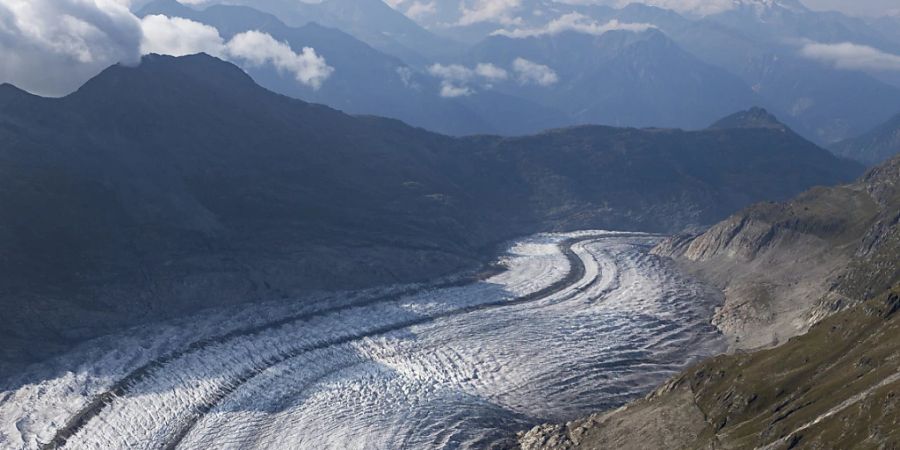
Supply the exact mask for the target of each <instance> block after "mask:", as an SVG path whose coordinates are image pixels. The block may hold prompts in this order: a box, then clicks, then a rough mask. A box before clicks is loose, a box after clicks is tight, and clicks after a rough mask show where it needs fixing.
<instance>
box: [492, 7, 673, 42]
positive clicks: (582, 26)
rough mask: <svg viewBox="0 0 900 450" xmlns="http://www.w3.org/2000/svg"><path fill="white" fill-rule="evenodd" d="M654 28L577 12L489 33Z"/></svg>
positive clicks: (515, 35)
mask: <svg viewBox="0 0 900 450" xmlns="http://www.w3.org/2000/svg"><path fill="white" fill-rule="evenodd" d="M651 28H656V27H655V26H654V25H651V24H649V23H623V22H619V21H618V20H610V21H609V22H607V23H605V24H601V23H599V22H597V21H596V20H594V19H592V18H590V17H588V16H585V15H584V14H580V13H577V12H573V13H568V14H564V15H562V16H560V17H559V18H557V19H554V20H552V21H550V22H548V23H547V24H546V25H544V26H543V27H540V28H516V29H513V30H497V31H495V32H493V33H491V34H493V35H499V36H507V37H511V38H527V37H536V36H544V35H554V34H559V33H563V32H566V31H574V32H578V33H584V34H592V35H595V36H599V35H601V34H603V33H606V32H607V31H613V30H625V31H634V32H641V31H647V30H649V29H651Z"/></svg>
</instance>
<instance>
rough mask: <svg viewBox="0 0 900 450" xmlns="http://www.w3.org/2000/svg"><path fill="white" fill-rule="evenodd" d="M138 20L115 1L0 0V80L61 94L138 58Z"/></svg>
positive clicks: (26, 87)
mask: <svg viewBox="0 0 900 450" xmlns="http://www.w3.org/2000/svg"><path fill="white" fill-rule="evenodd" d="M140 45H141V23H140V21H139V20H138V19H137V18H136V17H135V16H134V15H133V14H132V13H131V12H130V11H129V10H128V2H127V1H124V0H122V1H116V0H92V1H86V0H2V1H0V61H2V62H0V81H2V82H10V83H13V84H15V85H17V86H19V87H21V88H23V89H26V90H28V91H31V92H34V93H37V94H41V95H64V94H67V93H69V92H71V91H73V90H75V89H76V88H77V87H78V86H80V85H81V84H82V83H84V82H85V81H87V79H88V78H90V77H92V76H94V75H96V74H97V72H99V71H100V70H102V69H104V68H106V67H107V66H109V65H111V64H114V63H117V62H123V63H126V64H134V63H137V61H138V60H139V58H140Z"/></svg>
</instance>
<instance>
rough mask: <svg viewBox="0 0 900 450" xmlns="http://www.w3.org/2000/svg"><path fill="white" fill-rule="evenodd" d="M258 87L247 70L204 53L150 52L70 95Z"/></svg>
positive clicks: (111, 95)
mask: <svg viewBox="0 0 900 450" xmlns="http://www.w3.org/2000/svg"><path fill="white" fill-rule="evenodd" d="M176 87H177V88H179V89H196V88H203V89H219V90H222V91H223V92H238V91H245V90H247V89H261V88H259V87H258V86H257V85H256V83H255V82H254V81H253V80H252V79H251V78H250V76H249V75H247V73H246V72H244V71H243V70H241V69H240V68H239V67H237V66H235V65H234V64H231V63H229V62H226V61H223V60H221V59H219V58H216V57H214V56H210V55H207V54H206V53H197V54H194V55H187V56H178V57H176V56H168V55H157V54H150V55H145V56H143V57H142V58H141V62H140V63H139V64H137V65H135V66H128V65H123V64H116V65H113V66H110V67H109V68H107V69H106V70H104V71H102V72H100V74H99V75H97V76H95V77H94V78H92V79H90V80H89V81H88V82H87V83H85V84H84V85H83V86H82V87H81V89H79V90H78V91H76V92H75V93H74V94H72V95H71V96H70V97H76V98H78V97H87V98H119V99H122V98H125V97H133V96H134V95H136V93H139V92H144V93H145V91H147V90H152V89H157V90H160V91H171V90H172V89H173V88H176Z"/></svg>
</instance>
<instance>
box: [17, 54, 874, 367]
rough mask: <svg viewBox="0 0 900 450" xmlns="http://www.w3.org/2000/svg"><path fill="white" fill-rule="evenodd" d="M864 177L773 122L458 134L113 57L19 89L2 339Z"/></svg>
mask: <svg viewBox="0 0 900 450" xmlns="http://www.w3.org/2000/svg"><path fill="white" fill-rule="evenodd" d="M859 170H860V168H859V167H858V166H856V165H854V164H849V163H847V162H845V161H841V160H839V159H837V158H835V157H834V156H832V155H831V154H830V153H828V152H827V151H825V150H823V149H821V148H818V147H816V146H815V145H813V144H811V143H809V142H807V141H805V140H803V139H802V138H800V137H799V136H797V135H795V134H793V133H790V132H784V131H780V130H772V129H762V128H757V129H717V130H707V131H698V132H684V131H678V130H635V129H617V128H609V127H580V128H573V129H566V130H557V131H552V132H547V133H543V134H540V135H536V136H530V137H523V138H500V137H490V136H482V137H472V138H465V139H455V138H450V137H446V136H442V135H438V134H433V133H429V132H426V131H424V130H421V129H416V128H412V127H409V126H406V125H404V124H402V123H400V122H397V121H392V120H387V119H380V118H374V117H352V116H348V115H346V114H343V113H341V112H338V111H335V110H332V109H329V108H327V107H324V106H320V105H314V104H308V103H304V102H302V101H298V100H293V99H290V98H287V97H284V96H281V95H277V94H274V93H272V92H269V91H267V90H265V89H263V88H261V87H259V86H258V85H256V84H255V83H253V82H252V80H251V79H250V78H249V77H248V76H247V75H246V74H245V73H244V72H242V71H241V70H240V69H238V68H237V67H235V66H233V65H231V64H227V63H224V62H222V61H220V60H217V59H215V58H212V57H208V56H205V55H196V56H190V57H184V58H171V57H161V56H150V57H147V58H145V60H144V61H143V63H142V64H141V65H139V66H137V67H123V66H115V67H112V68H110V69H108V70H107V71H105V72H103V73H102V74H100V75H99V76H98V77H96V78H95V79H93V80H91V81H90V82H89V83H87V84H86V85H84V86H83V87H82V88H81V89H80V90H79V91H78V92H76V93H74V94H72V95H70V96H68V97H64V98H60V99H47V98H39V97H34V96H31V95H29V94H27V93H25V92H23V91H20V90H18V89H16V88H14V87H12V86H8V85H6V86H2V87H0V175H2V177H0V179H2V180H3V181H2V183H0V211H3V214H2V219H0V237H2V238H0V254H2V255H3V256H2V257H0V286H2V290H0V307H2V308H3V310H4V319H5V320H4V321H3V323H2V325H0V344H2V345H0V348H2V355H3V360H4V361H19V362H22V361H28V360H34V359H40V358H42V357H44V356H46V355H47V354H50V353H52V352H54V351H59V350H61V349H64V348H66V347H67V346H69V345H72V343H74V342H78V341H81V340H83V339H86V338H90V337H92V336H97V335H99V334H103V333H107V332H109V331H111V330H115V329H118V328H121V327H123V326H128V325H130V324H134V323H141V322H147V321H152V320H157V319H160V318H166V317H172V316H174V315H180V314H184V313H187V312H191V311H196V310H198V309H200V308H204V307H210V306H221V305H227V304H232V303H238V302H248V301H256V300H260V299H277V298H291V297H293V296H295V295H297V294H298V293H302V292H309V291H310V290H317V289H336V288H339V289H351V288H359V287H366V286H372V285H375V284H383V283H394V282H411V281H418V280H423V279H426V278H431V277H435V276H440V275H442V274H447V273H450V272H456V271H459V270H461V269H464V268H473V267H475V266H477V264H478V261H480V260H481V259H482V258H483V257H484V256H485V255H487V254H489V253H491V252H490V249H491V248H493V246H494V245H496V244H497V243H498V242H500V241H503V240H505V239H509V238H512V237H514V236H516V235H522V234H527V233H531V232H535V231H544V230H557V229H572V228H587V227H590V228H595V227H602V228H611V229H637V230H648V231H673V230H678V229H681V228H683V227H687V226H696V225H699V224H704V223H712V222H714V221H716V220H719V219H721V218H722V217H724V216H726V215H727V214H730V213H731V212H733V211H735V210H737V209H739V208H741V207H743V206H745V205H747V204H749V203H752V202H755V201H760V200H763V199H784V198H788V197H790V196H791V195H794V194H796V193H797V192H799V191H801V190H803V189H806V188H808V187H809V186H812V185H818V184H833V183H837V182H841V181H843V180H847V179H849V178H851V177H853V176H856V174H857V173H858V171H859ZM9 367H11V366H10V365H8V364H4V369H7V368H9Z"/></svg>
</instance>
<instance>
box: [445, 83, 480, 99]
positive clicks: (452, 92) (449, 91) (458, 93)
mask: <svg viewBox="0 0 900 450" xmlns="http://www.w3.org/2000/svg"><path fill="white" fill-rule="evenodd" d="M468 95H472V90H471V89H469V88H468V87H466V86H457V85H455V84H453V83H451V82H446V81H445V82H443V83H441V97H446V98H455V97H465V96H468Z"/></svg>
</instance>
